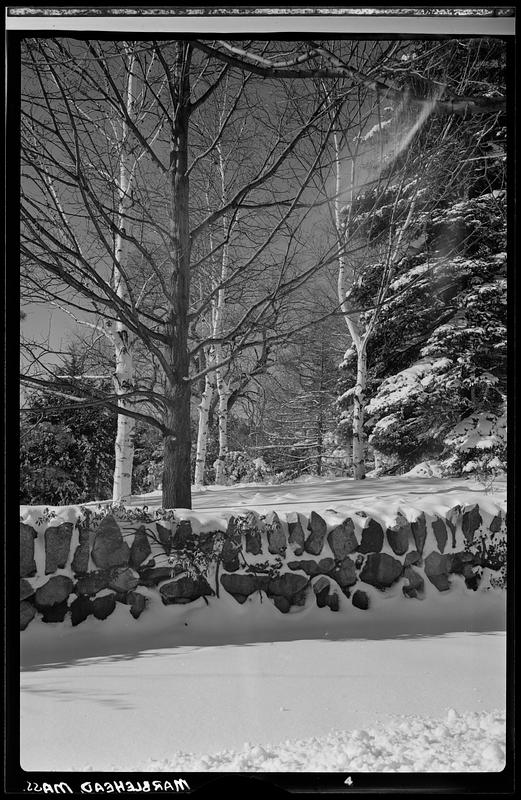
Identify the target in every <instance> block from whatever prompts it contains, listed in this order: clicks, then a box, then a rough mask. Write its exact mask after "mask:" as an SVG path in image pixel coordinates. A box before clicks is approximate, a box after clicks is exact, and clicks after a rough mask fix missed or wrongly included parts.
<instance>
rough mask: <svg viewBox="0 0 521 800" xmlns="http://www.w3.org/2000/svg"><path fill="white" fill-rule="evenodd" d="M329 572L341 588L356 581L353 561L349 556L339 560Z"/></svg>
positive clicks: (352, 584)
mask: <svg viewBox="0 0 521 800" xmlns="http://www.w3.org/2000/svg"><path fill="white" fill-rule="evenodd" d="M329 574H330V576H331V577H332V578H333V579H334V580H335V581H336V582H337V583H338V585H339V586H340V587H341V588H342V589H345V588H346V587H348V586H354V584H355V583H356V581H357V576H356V567H355V563H354V561H352V559H350V558H349V556H346V557H345V558H344V559H343V560H342V561H340V562H339V563H338V564H337V566H336V567H335V569H334V570H332V571H331V572H330V573H329Z"/></svg>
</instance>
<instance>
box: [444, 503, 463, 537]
mask: <svg viewBox="0 0 521 800" xmlns="http://www.w3.org/2000/svg"><path fill="white" fill-rule="evenodd" d="M460 520H461V506H459V505H456V506H453V507H452V508H451V509H449V510H448V511H447V513H446V514H445V521H446V522H447V525H448V526H449V530H450V532H451V537H452V540H451V547H456V546H457V545H456V529H457V527H458V524H459V523H460Z"/></svg>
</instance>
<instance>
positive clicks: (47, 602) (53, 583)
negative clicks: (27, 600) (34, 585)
mask: <svg viewBox="0 0 521 800" xmlns="http://www.w3.org/2000/svg"><path fill="white" fill-rule="evenodd" d="M71 592H72V581H71V579H70V578H68V577H67V576H66V575H55V576H54V577H52V578H49V580H48V581H47V583H44V584H43V586H40V587H39V588H38V589H36V592H35V595H34V602H35V605H36V607H37V608H38V609H40V610H41V609H43V608H48V607H50V606H54V605H57V604H59V603H62V602H63V601H65V600H66V599H67V598H68V596H69V595H70V593H71Z"/></svg>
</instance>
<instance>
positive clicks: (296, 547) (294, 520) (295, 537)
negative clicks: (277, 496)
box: [287, 512, 306, 556]
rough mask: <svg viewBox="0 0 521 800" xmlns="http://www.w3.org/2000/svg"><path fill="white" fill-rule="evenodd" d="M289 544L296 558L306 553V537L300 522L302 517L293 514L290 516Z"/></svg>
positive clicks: (288, 518) (288, 519) (288, 517)
mask: <svg viewBox="0 0 521 800" xmlns="http://www.w3.org/2000/svg"><path fill="white" fill-rule="evenodd" d="M287 521H288V534H289V535H288V543H289V545H290V547H291V548H292V550H293V552H294V553H295V555H296V556H301V555H302V553H303V552H304V541H305V539H306V535H305V533H304V529H303V527H302V524H301V522H300V517H299V515H298V514H297V513H295V512H293V513H290V514H288V516H287Z"/></svg>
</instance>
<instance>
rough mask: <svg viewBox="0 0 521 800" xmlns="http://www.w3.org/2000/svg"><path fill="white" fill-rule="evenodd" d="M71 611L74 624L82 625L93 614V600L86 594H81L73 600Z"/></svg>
mask: <svg viewBox="0 0 521 800" xmlns="http://www.w3.org/2000/svg"><path fill="white" fill-rule="evenodd" d="M70 611H71V622H72V624H73V625H74V626H76V625H80V624H81V623H82V622H85V620H86V619H87V617H88V616H90V614H92V601H91V600H90V598H88V597H85V595H80V596H79V597H77V598H76V599H75V600H73V601H72V603H71V605H70Z"/></svg>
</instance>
